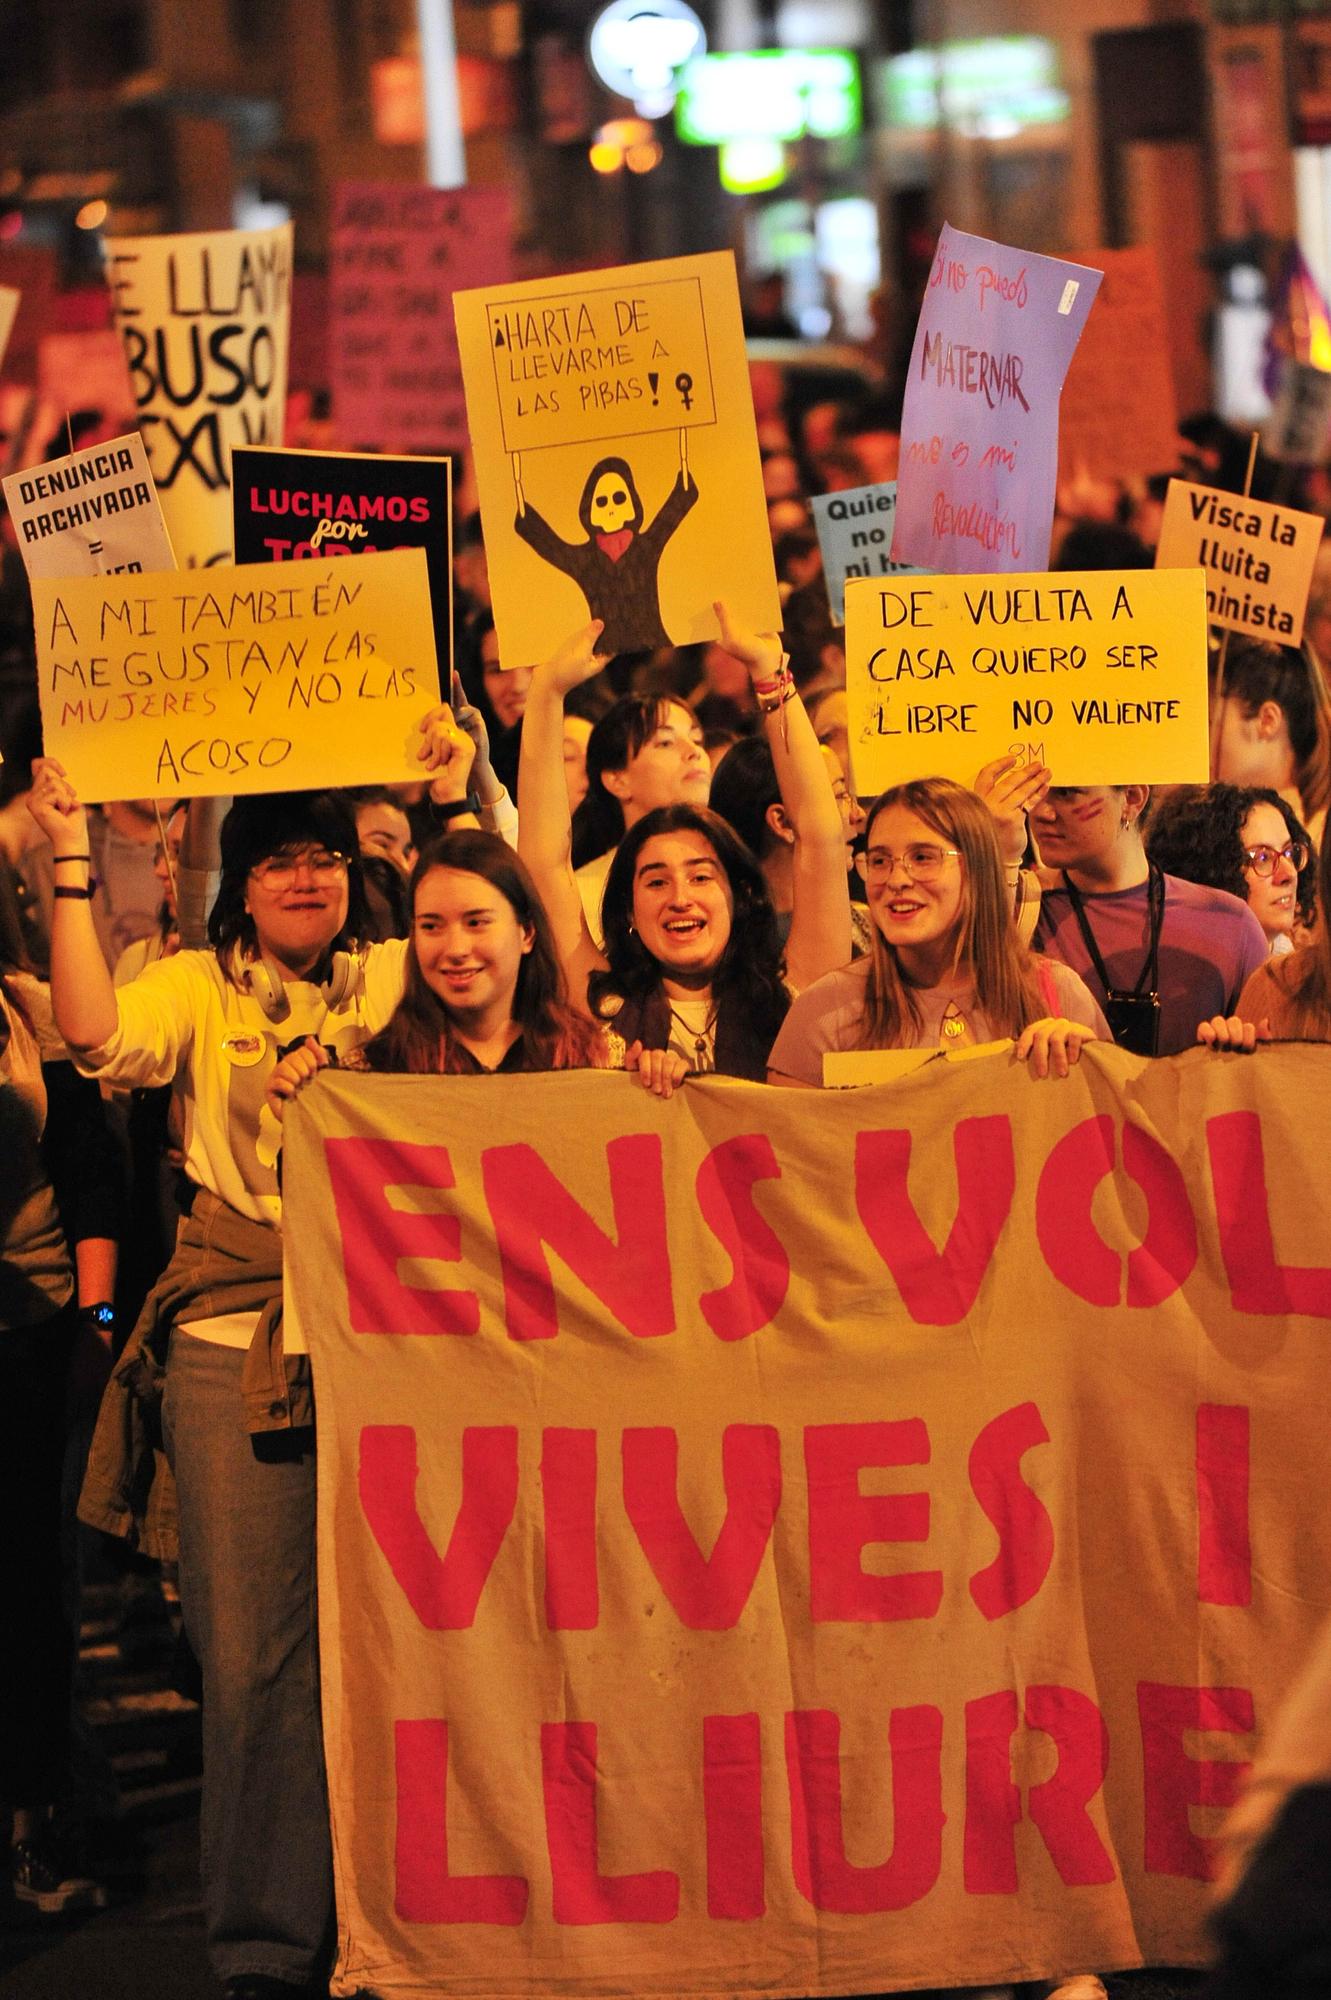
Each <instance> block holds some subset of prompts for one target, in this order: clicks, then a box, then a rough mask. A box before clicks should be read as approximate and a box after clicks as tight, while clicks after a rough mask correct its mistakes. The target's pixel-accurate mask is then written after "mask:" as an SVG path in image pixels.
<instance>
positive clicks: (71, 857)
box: [51, 854, 92, 868]
mask: <svg viewBox="0 0 1331 2000" xmlns="http://www.w3.org/2000/svg"><path fill="white" fill-rule="evenodd" d="M91 860H92V856H91V854H53V855H52V856H51V866H52V867H53V868H59V867H60V866H61V865H62V863H64V862H66V861H91Z"/></svg>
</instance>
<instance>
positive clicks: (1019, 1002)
mask: <svg viewBox="0 0 1331 2000" xmlns="http://www.w3.org/2000/svg"><path fill="white" fill-rule="evenodd" d="M859 865H860V867H861V870H862V873H863V875H864V878H865V882H866V884H867V886H868V893H869V914H870V916H871V918H872V919H873V926H874V930H873V938H872V946H871V950H870V952H869V955H868V957H867V958H864V959H860V960H858V961H857V962H856V963H855V964H854V965H852V966H847V967H846V968H844V969H843V970H841V971H837V972H833V973H831V974H829V975H828V977H827V978H825V979H822V980H820V981H819V982H818V984H817V985H815V986H811V987H810V988H809V990H808V991H807V992H806V993H803V994H801V995H800V997H799V999H798V1000H796V1002H795V1004H794V1005H793V1006H792V1008H791V1010H790V1013H789V1015H788V1016H787V1018H786V1022H785V1025H784V1027H783V1028H782V1030H781V1033H780V1034H779V1036H778V1037H777V1040H776V1046H775V1047H774V1048H773V1050H772V1055H771V1063H770V1066H769V1074H770V1079H771V1081H772V1082H773V1083H789V1084H797V1085H801V1084H802V1085H806V1086H811V1087H813V1088H817V1087H819V1086H820V1085H821V1084H822V1081H823V1057H824V1055H826V1054H829V1053H831V1052H833V1051H837V1050H845V1049H914V1048H944V1049H946V1048H965V1047H967V1046H973V1045H975V1044H977V1043H980V1042H989V1041H997V1040H1001V1039H1002V1038H1004V1037H1006V1036H1011V1037H1013V1039H1014V1040H1015V1041H1016V1044H1017V1047H1016V1053H1017V1055H1018V1056H1019V1057H1021V1058H1022V1059H1023V1060H1025V1059H1027V1058H1029V1060H1030V1063H1031V1068H1032V1070H1033V1071H1034V1072H1035V1073H1036V1074H1037V1075H1039V1076H1044V1075H1046V1074H1047V1073H1048V1071H1049V1070H1050V1069H1051V1068H1052V1070H1053V1072H1054V1074H1055V1075H1058V1076H1065V1075H1066V1074H1067V1071H1068V1067H1069V1065H1070V1064H1072V1063H1075V1062H1076V1061H1077V1059H1078V1056H1079V1055H1080V1053H1081V1044H1082V1042H1084V1041H1094V1040H1095V1039H1096V1038H1097V1037H1101V1038H1103V1039H1104V1040H1108V1039H1109V1030H1108V1027H1107V1025H1106V1023H1105V1019H1104V1016H1103V1014H1102V1013H1101V1011H1100V1009H1099V1008H1098V1007H1097V1006H1096V1004H1095V1001H1094V1000H1093V999H1092V998H1091V995H1090V994H1089V993H1088V991H1087V990H1086V987H1085V986H1084V984H1083V983H1082V981H1081V980H1080V979H1079V978H1078V976H1077V974H1076V973H1075V972H1072V971H1070V970H1069V969H1068V967H1066V966H1063V965H1059V964H1056V963H1055V962H1054V961H1053V960H1051V959H1045V958H1041V957H1040V956H1038V955H1037V954H1036V953H1034V952H1032V951H1030V950H1029V949H1028V948H1027V947H1026V946H1025V945H1024V944H1023V943H1022V942H1021V939H1020V937H1019V936H1018V934H1017V929H1016V926H1015V924H1014V923H1013V920H1012V901H1011V895H1010V892H1009V890H1008V888H1007V882H1006V878H1005V875H1004V871H1003V862H1002V857H1001V854H1000V852H999V846H998V838H997V835H996V833H995V831H994V824H993V820H992V817H991V815H990V813H989V811H988V810H987V808H986V807H985V805H984V804H983V802H982V801H981V800H980V799H979V798H977V797H976V795H975V794H974V793H973V792H970V791H967V790H966V788H965V787H964V786H963V785H956V784H953V783H952V782H951V780H950V779H947V778H921V779H917V780H916V781H915V782H914V783H911V784H906V785H894V786H893V787H892V788H891V789H890V790H889V791H886V792H884V793H882V795H881V796H880V797H879V798H877V799H875V801H874V803H873V805H872V806H871V807H870V808H869V818H868V824H867V827H866V831H865V847H864V853H863V854H862V855H861V856H860V857H859Z"/></svg>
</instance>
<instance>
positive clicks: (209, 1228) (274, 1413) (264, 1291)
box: [78, 1188, 314, 1562]
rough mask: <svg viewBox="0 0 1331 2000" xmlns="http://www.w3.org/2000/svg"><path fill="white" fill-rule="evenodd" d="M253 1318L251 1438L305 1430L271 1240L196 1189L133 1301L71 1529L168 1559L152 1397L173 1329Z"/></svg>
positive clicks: (297, 1363) (245, 1385) (171, 1538)
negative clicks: (166, 1254)
mask: <svg viewBox="0 0 1331 2000" xmlns="http://www.w3.org/2000/svg"><path fill="white" fill-rule="evenodd" d="M243 1312H257V1313H259V1315H260V1318H259V1324H258V1326H257V1328H256V1329H255V1334H254V1338H253V1340H252V1341H251V1343H250V1347H249V1352H248V1353H247V1354H246V1356H245V1366H244V1371H243V1375H242V1381H241V1395H242V1399H243V1402H244V1406H245V1419H246V1424H247V1426H248V1428H249V1429H250V1430H251V1431H275V1430H288V1429H295V1428H298V1427H301V1426H305V1425H310V1424H313V1422H314V1397H313V1391H312V1387H311V1382H310V1363H309V1356H308V1355H305V1354H298V1355H292V1356H291V1357H290V1358H289V1359H288V1357H287V1356H286V1355H285V1353H284V1351H283V1346H282V1235H281V1231H280V1230H277V1229H274V1228H273V1227H271V1225H270V1224H268V1223H265V1222H255V1221H253V1220H252V1219H251V1218H250V1217H249V1216H246V1215H241V1214H239V1213H238V1212H237V1211H236V1210H235V1209H234V1208H231V1207H229V1206H228V1205H227V1203H226V1202H224V1201H221V1200H219V1199H218V1197H217V1196H216V1195H215V1194H212V1193H210V1192H209V1190H208V1189H207V1188H200V1189H199V1190H198V1193H197V1194H196V1196H195V1199H194V1205H193V1207H192V1209H191V1211H190V1213H189V1214H188V1215H185V1216H182V1217H181V1219H180V1225H179V1228H178V1229H177V1232H176V1247H175V1250H174V1251H173V1252H172V1256H171V1261H170V1263H169V1264H168V1265H167V1267H166V1269H165V1271H163V1273H162V1275H161V1277H160V1278H159V1279H158V1281H157V1283H156V1284H155V1285H154V1287H153V1289H152V1291H151V1292H149V1294H148V1297H147V1298H146V1300H145V1301H144V1306H143V1311H142V1312H141V1313H140V1314H139V1318H138V1322H137V1324H136V1325H135V1328H134V1331H133V1333H132V1334H131V1335H130V1337H129V1341H128V1343H127V1344H126V1347H125V1351H124V1353H123V1354H122V1355H121V1357H120V1359H119V1361H117V1363H116V1365H115V1367H114V1369H113V1370H112V1372H111V1378H110V1380H109V1381H108V1383H107V1385H106V1391H105V1393H104V1395H103V1397H102V1404H101V1408H100V1410H99V1411H98V1413H97V1427H96V1430H95V1431H94V1433H93V1440H92V1448H91V1450H90V1452H89V1455H88V1469H87V1472H86V1474H85V1476H84V1480H83V1490H82V1492H81V1493H80V1495H79V1509H78V1511H79V1519H80V1520H81V1521H84V1522H86V1523H87V1525H88V1526H89V1527H90V1528H100V1529H101V1530H102V1531H103V1532H104V1533H106V1534H109V1535H117V1536H119V1537H121V1538H123V1539H124V1540H126V1541H128V1542H129V1543H130V1545H131V1547H133V1548H137V1549H141V1550H142V1551H143V1553H144V1554H145V1555H149V1556H155V1557H157V1558H158V1559H159V1560H160V1561H167V1562H169V1561H174V1560H175V1557H176V1554H177V1550H178V1541H177V1532H176V1496H175V1483H174V1481H173V1480H172V1477H171V1470H170V1467H169V1466H168V1464H167V1462H166V1454H165V1452H164V1450H163V1447H162V1390H163V1387H164V1385H165V1381H166V1353H167V1346H168V1343H169V1341H170V1337H171V1329H172V1327H173V1326H176V1325H179V1324H182V1323H188V1322H191V1321H194V1320H203V1319H213V1318H215V1317H217V1316H219V1315H221V1314H223V1313H243Z"/></svg>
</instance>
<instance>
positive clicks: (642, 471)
mask: <svg viewBox="0 0 1331 2000" xmlns="http://www.w3.org/2000/svg"><path fill="white" fill-rule="evenodd" d="M454 307H455V310H456V313H457V325H458V346H459V349H460V352H461V356H462V374H463V379H464V381H465V383H466V389H467V414H468V419H469V422H470V427H471V439H472V445H473V449H474V451H475V464H476V480H477V485H478V488H479V491H480V501H481V517H482V520H483V522H484V525H485V547H486V554H487V557H488V559H489V571H490V590H491V595H492V597H493V600H494V614H495V626H496V629H497V631H498V634H499V650H500V658H501V660H502V662H503V664H504V665H505V666H523V665H527V664H529V663H531V662H533V661H536V660H542V659H544V658H545V657H546V656H547V654H548V653H550V652H551V651H553V649H554V647H555V646H556V645H557V644H558V643H559V641H560V640H561V639H562V638H563V637H564V636H565V635H566V634H568V633H570V632H573V631H575V630H576V629H577V627H578V626H579V625H582V624H585V623H586V621H587V619H588V618H600V619H603V620H604V622H605V630H604V632H603V633H602V635H601V638H600V640H599V642H598V644H599V647H600V650H601V651H603V652H605V653H608V654H614V653H622V652H629V651H632V650H634V649H636V648H639V647H648V646H665V645H671V644H674V645H684V644H687V643H689V642H692V641H696V640H706V639H714V638H715V637H716V636H717V629H718V628H717V622H716V616H715V613H714V612H713V610H712V605H713V603H714V601H715V600H716V599H717V598H724V599H725V601H726V603H727V604H728V605H729V607H730V609H731V610H732V612H733V613H734V615H735V617H736V619H737V620H738V621H739V622H740V623H741V624H745V625H748V626H750V627H751V628H753V629H754V630H757V631H776V630H777V629H778V628H779V626H780V623H781V606H780V598H779V596H778V593H777V586H776V572H775V569H774V567H773V562H772V543H771V537H770V535H769V533H768V528H767V503H766V499H765V497H764V494H763V489H762V475H761V467H760V463H759V458H758V440H757V432H756V429H755V425H754V417H753V398H752V395H751V393H750V389H749V374H748V362H747V358H746V356H745V351H744V330H743V325H742V323H741V320H740V310H739V292H738V288H737V286H736V283H735V264H734V259H733V257H732V256H731V255H730V254H729V253H728V252H727V253H725V254H715V255H710V256H704V257H676V258H669V259H666V260H664V261H663V262H661V263H656V264H633V265H628V266H626V267H624V268H621V269H618V270H611V271H594V272H586V273H583V274H581V275H580V276H576V277H562V278H548V279H544V280H542V281H540V282H539V283H535V284H527V285H508V286H505V287H503V288H502V289H500V290H497V291H485V292H463V293H460V294H459V295H458V297H457V298H456V299H455V300H454ZM607 447H608V449H607Z"/></svg>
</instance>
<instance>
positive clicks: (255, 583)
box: [32, 549, 439, 803]
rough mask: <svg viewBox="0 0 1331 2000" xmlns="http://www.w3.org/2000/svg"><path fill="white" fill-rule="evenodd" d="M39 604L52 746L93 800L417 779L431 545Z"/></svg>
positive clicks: (43, 599)
mask: <svg viewBox="0 0 1331 2000" xmlns="http://www.w3.org/2000/svg"><path fill="white" fill-rule="evenodd" d="M32 600H33V617H34V622H35V627H36V636H37V678H38V687H39V690H40V694H41V704H42V730H43V735H44V738H45V743H46V749H47V752H48V754H49V755H50V756H52V757H58V758H59V760H60V762H61V763H62V764H63V765H64V767H65V769H66V771H67V772H68V773H69V776H70V778H71V780H72V782H73V784H74V787H75V789H76V791H77V792H78V793H79V796H80V797H81V798H82V799H83V800H84V801H85V802H87V803H91V802H92V801H93V800H106V799H137V798H166V797H182V798H184V797H190V798H202V797H215V796H217V795H219V794H228V793H241V792H288V791H303V790H307V789H310V788H314V787H322V786H326V785H333V786H336V785H365V784H387V783H393V782H398V783H402V782H405V781H407V780H410V779H413V778H419V777H420V776H421V767H420V765H419V763H418V762H417V761H416V757H415V752H416V749H417V747H418V745H419V741H420V739H419V737H418V736H417V734H416V724H417V722H418V721H419V720H420V718H421V717H422V716H423V715H424V714H425V712H426V710H427V709H428V708H431V707H433V706H434V705H435V704H436V703H437V702H438V700H439V675H438V670H437V667H436V664H435V650H434V630H433V625H432V622H431V617H430V586H429V581H428V577H427V574H426V564H425V551H424V550H423V549H389V550H385V551H384V552H382V553H381V554H377V555H364V556H358V557H357V559H356V561H355V562H354V563H352V562H347V561H345V560H341V561H337V560H334V559H333V558H325V559H324V560H322V561H318V560H315V561H310V562H302V563H301V564H299V566H297V565H296V564H294V563H293V564H292V565H290V566H289V567H285V566H284V567H282V568H280V569H279V568H275V567H274V565H273V564H272V563H247V564H245V565H243V566H241V567H240V568H235V567H230V566H228V567H218V568H214V569H207V570H199V571H196V572H187V571H168V572H165V573H163V574H160V575H152V576H132V575H125V576H84V577H69V578H62V579H59V580H51V579H49V578H42V577H34V579H33V584H32Z"/></svg>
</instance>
